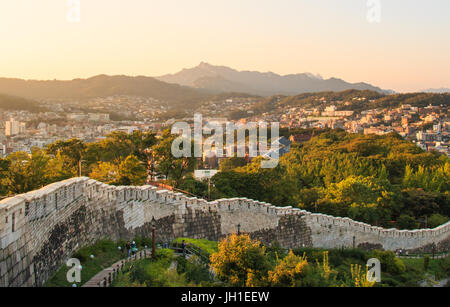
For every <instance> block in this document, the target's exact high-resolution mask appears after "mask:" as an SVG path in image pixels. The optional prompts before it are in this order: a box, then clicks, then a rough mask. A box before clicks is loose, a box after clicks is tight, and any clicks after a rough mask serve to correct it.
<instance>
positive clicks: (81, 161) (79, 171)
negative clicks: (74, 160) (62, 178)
mask: <svg viewBox="0 0 450 307" xmlns="http://www.w3.org/2000/svg"><path fill="white" fill-rule="evenodd" d="M83 162H86V161H85V160H80V161H78V175H79V177H81V176H82V174H81V163H83Z"/></svg>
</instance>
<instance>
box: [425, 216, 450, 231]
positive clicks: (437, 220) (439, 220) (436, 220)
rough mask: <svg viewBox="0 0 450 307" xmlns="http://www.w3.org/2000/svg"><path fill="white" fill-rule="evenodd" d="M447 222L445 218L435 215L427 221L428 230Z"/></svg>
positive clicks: (447, 219)
mask: <svg viewBox="0 0 450 307" xmlns="http://www.w3.org/2000/svg"><path fill="white" fill-rule="evenodd" d="M448 221H449V218H448V217H447V216H444V215H441V214H439V213H435V214H433V215H432V216H430V218H429V219H428V228H435V227H438V226H441V225H443V224H445V223H447V222H448Z"/></svg>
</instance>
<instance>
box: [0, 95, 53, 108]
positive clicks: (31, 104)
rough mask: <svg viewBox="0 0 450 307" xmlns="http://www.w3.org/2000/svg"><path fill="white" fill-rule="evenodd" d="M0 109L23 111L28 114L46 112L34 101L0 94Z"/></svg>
mask: <svg viewBox="0 0 450 307" xmlns="http://www.w3.org/2000/svg"><path fill="white" fill-rule="evenodd" d="M0 109H3V110H25V111H29V112H40V111H46V110H45V108H43V107H41V106H39V104H38V103H37V102H36V101H33V100H29V99H25V98H21V97H16V96H10V95H5V94H0Z"/></svg>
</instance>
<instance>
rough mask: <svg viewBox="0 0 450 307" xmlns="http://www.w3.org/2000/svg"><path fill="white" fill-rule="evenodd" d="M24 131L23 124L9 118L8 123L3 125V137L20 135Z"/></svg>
mask: <svg viewBox="0 0 450 307" xmlns="http://www.w3.org/2000/svg"><path fill="white" fill-rule="evenodd" d="M24 130H25V123H21V122H18V121H15V120H14V118H12V117H11V119H10V120H9V121H7V122H6V123H5V135H6V136H13V135H17V134H20V133H23V132H24Z"/></svg>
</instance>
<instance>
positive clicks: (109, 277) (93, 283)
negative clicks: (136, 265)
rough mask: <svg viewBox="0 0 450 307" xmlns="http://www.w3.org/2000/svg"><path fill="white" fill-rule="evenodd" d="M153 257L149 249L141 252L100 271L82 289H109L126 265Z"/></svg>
mask: <svg viewBox="0 0 450 307" xmlns="http://www.w3.org/2000/svg"><path fill="white" fill-rule="evenodd" d="M151 255H152V253H151V251H150V250H148V249H144V250H141V251H139V252H138V253H137V254H135V255H134V256H131V257H130V258H126V259H122V260H120V261H118V262H116V263H114V264H113V265H111V266H110V267H108V268H106V269H104V270H102V271H100V272H99V273H97V274H96V275H95V276H94V277H92V278H91V279H90V280H89V281H87V282H86V283H85V284H84V285H83V286H82V287H91V288H95V287H108V286H110V285H111V284H112V282H113V281H114V279H116V278H117V276H118V275H119V272H121V271H122V270H123V268H124V267H125V265H126V264H127V263H130V262H132V261H136V260H140V259H146V258H150V257H151Z"/></svg>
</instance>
